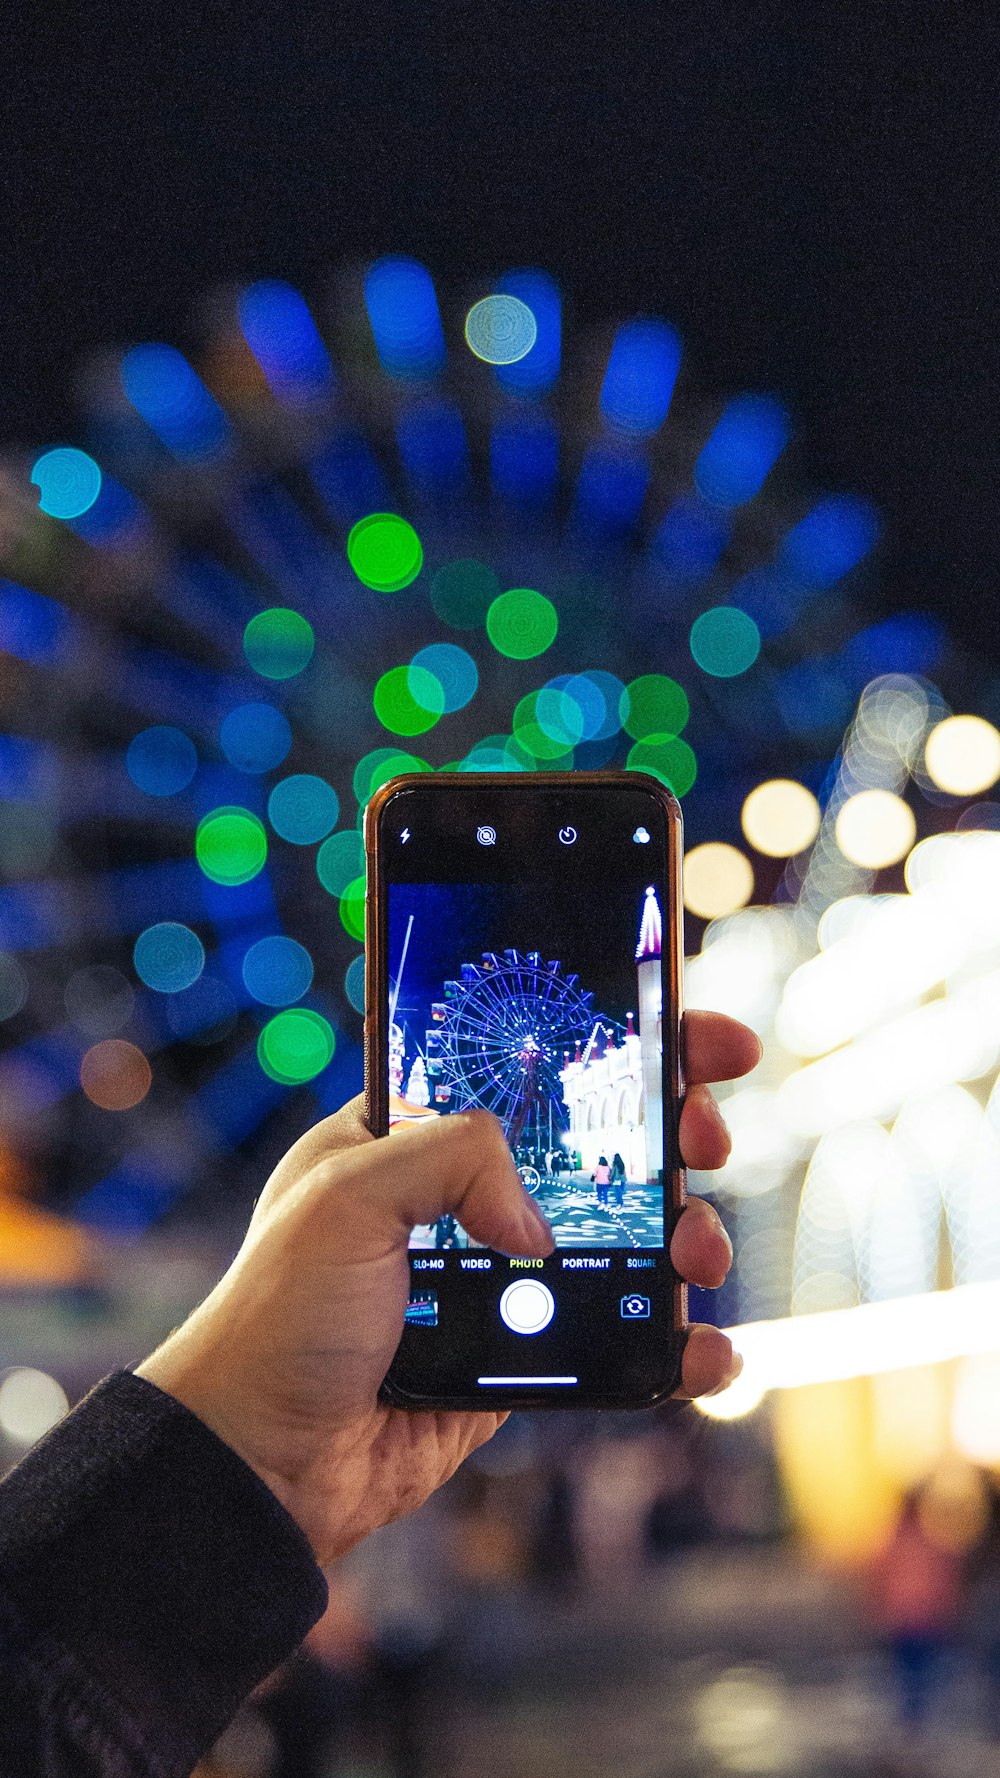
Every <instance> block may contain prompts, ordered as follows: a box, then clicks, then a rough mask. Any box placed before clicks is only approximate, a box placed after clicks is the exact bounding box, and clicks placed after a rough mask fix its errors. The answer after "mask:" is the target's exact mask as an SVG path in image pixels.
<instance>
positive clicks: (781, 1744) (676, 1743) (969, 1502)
mask: <svg viewBox="0 0 1000 1778" xmlns="http://www.w3.org/2000/svg"><path fill="white" fill-rule="evenodd" d="M328 1578H329V1582H330V1606H329V1610H328V1612H327V1613H326V1616H325V1617H324V1618H323V1619H322V1620H321V1622H320V1623H319V1624H318V1625H317V1626H316V1628H315V1629H314V1630H313V1632H312V1633H311V1635H310V1636H309V1637H308V1639H307V1641H306V1643H305V1645H304V1646H303V1648H302V1649H301V1650H300V1651H299V1652H298V1653H297V1654H296V1655H295V1656H294V1657H293V1658H292V1659H291V1660H290V1661H289V1662H287V1663H286V1665H285V1666H284V1667H282V1668H281V1669H279V1670H278V1671H277V1672H276V1673H274V1674H272V1675H271V1676H270V1677H269V1678H268V1679H267V1680H266V1681H265V1682H264V1683H263V1684H262V1685H261V1686H260V1687H259V1688H258V1691H257V1692H256V1694H255V1695H254V1697H253V1698H252V1699H251V1700H250V1701H249V1703H248V1705H247V1706H246V1708H245V1709H244V1711H243V1712H241V1715H240V1717H239V1718H238V1719H237V1721H236V1723H235V1724H234V1725H233V1727H232V1728H231V1729H230V1730H229V1731H228V1732H227V1734H226V1735H225V1736H223V1738H222V1740H221V1741H220V1743H219V1744H218V1746H217V1747H216V1749H215V1751H214V1754H213V1757H212V1759H211V1761H208V1762H205V1763H204V1764H203V1766H202V1768H200V1778H430V1774H431V1773H434V1774H435V1775H436V1778H438V1775H439V1778H466V1774H467V1773H468V1774H470V1775H471V1774H472V1773H474V1772H478V1771H483V1770H486V1769H487V1767H486V1763H484V1759H485V1756H484V1754H483V1747H484V1745H485V1744H486V1742H487V1741H488V1743H489V1745H490V1747H492V1748H493V1750H494V1756H495V1758H496V1759H497V1760H499V1759H500V1758H501V1756H502V1758H503V1765H504V1768H505V1770H506V1771H507V1772H508V1773H509V1774H510V1775H511V1778H521V1773H522V1771H523V1773H524V1774H525V1778H527V1774H528V1773H533V1772H535V1771H541V1770H543V1769H544V1770H545V1772H546V1773H547V1774H549V1775H552V1778H556V1775H557V1774H561V1773H562V1772H563V1771H566V1772H567V1773H569V1772H573V1773H574V1774H576V1775H577V1778H590V1774H591V1773H592V1772H593V1773H595V1774H596V1773H604V1772H607V1773H608V1774H609V1778H610V1775H611V1774H612V1773H613V1774H614V1778H628V1774H629V1773H631V1772H632V1771H633V1770H634V1771H635V1772H636V1773H640V1772H643V1773H647V1772H648V1773H657V1774H659V1773H662V1774H663V1775H664V1778H668V1775H674V1774H676V1775H677V1778H711V1775H713V1774H716V1773H723V1772H729V1773H732V1772H736V1773H739V1772H747V1773H750V1772H771V1771H774V1772H790V1773H796V1774H801V1775H802V1778H805V1774H808V1773H816V1774H817V1775H819V1774H822V1778H839V1775H840V1774H845V1775H847V1774H851V1775H853V1774H860V1773H861V1772H865V1773H873V1774H878V1775H880V1778H881V1775H883V1774H884V1775H885V1778H890V1775H895V1774H900V1775H903V1774H910V1773H921V1774H923V1773H925V1772H927V1773H929V1772H934V1773H935V1774H937V1775H940V1778H943V1775H944V1774H946V1773H948V1772H951V1771H954V1772H956V1773H958V1772H959V1771H964V1770H966V1764H965V1763H963V1760H964V1761H965V1762H968V1761H969V1760H972V1762H973V1764H972V1766H971V1767H970V1768H969V1769H975V1770H976V1771H977V1772H981V1773H985V1774H989V1773H991V1772H992V1771H993V1770H994V1769H995V1770H996V1771H997V1772H1000V1759H998V1763H997V1764H996V1766H995V1767H994V1765H993V1764H991V1761H992V1760H993V1758H994V1754H995V1753H996V1754H1000V1487H998V1485H997V1482H996V1480H995V1479H994V1478H993V1477H992V1475H990V1474H989V1473H987V1472H981V1471H978V1470H975V1469H974V1468H972V1467H971V1466H970V1465H968V1464H966V1463H964V1462H963V1463H961V1464H959V1463H957V1462H952V1463H949V1464H947V1465H944V1466H943V1467H941V1468H940V1469H939V1470H937V1471H935V1472H934V1474H932V1475H930V1476H928V1477H927V1478H925V1479H924V1480H923V1481H922V1482H921V1484H920V1485H919V1486H917V1487H915V1488H913V1489H912V1490H911V1492H910V1493H908V1494H907V1495H906V1496H905V1498H904V1499H903V1500H902V1501H901V1503H900V1507H899V1513H898V1517H897V1519H896V1522H895V1524H894V1525H893V1526H892V1527H891V1529H890V1530H889V1533H888V1535H887V1536H886V1537H884V1538H883V1539H881V1540H880V1542H879V1544H878V1547H877V1549H876V1550H875V1552H874V1554H872V1555H870V1556H866V1558H865V1559H864V1560H863V1561H859V1562H856V1563H855V1564H853V1565H852V1566H851V1567H849V1568H845V1567H844V1566H843V1565H841V1566H840V1567H839V1568H838V1569H836V1570H833V1569H831V1568H830V1566H829V1565H828V1564H824V1563H823V1562H821V1561H820V1560H818V1559H817V1557H816V1556H815V1554H814V1553H812V1552H810V1550H809V1549H808V1548H807V1547H806V1546H805V1545H804V1543H803V1542H802V1540H801V1538H800V1536H799V1534H798V1532H797V1531H796V1528H795V1526H794V1524H793V1523H792V1521H791V1517H790V1514H789V1511H788V1507H787V1504H786V1501H785V1499H784V1496H783V1491H782V1487H781V1483H780V1478H779V1472H778V1468H777V1466H776V1462H775V1459H774V1455H773V1450H772V1444H771V1440H770V1437H769V1433H768V1427H767V1421H766V1416H762V1415H758V1416H755V1417H754V1419H753V1420H749V1421H741V1422H738V1423H729V1424H723V1423H718V1422H714V1421H708V1420H706V1419H704V1418H703V1417H701V1416H699V1415H696V1414H694V1413H692V1412H690V1411H688V1412H686V1413H681V1414H675V1413H673V1412H669V1411H668V1412H667V1413H665V1414H655V1415H652V1416H648V1417H647V1416H637V1417H631V1416H625V1417H621V1418H618V1417H616V1418H615V1419H614V1420H613V1421H610V1420H609V1421H606V1422H605V1421H604V1420H602V1419H601V1418H600V1417H591V1416H577V1415H573V1416H567V1417H562V1416H560V1415H558V1414H555V1413H553V1414H549V1415H541V1416H537V1417H536V1416H528V1415H513V1416H512V1417H511V1419H510V1420H509V1421H508V1422H507V1424H506V1426H505V1427H504V1428H503V1429H502V1430H501V1432H500V1433H499V1434H498V1436H497V1437H496V1439H494V1440H493V1441H492V1443H491V1444H489V1445H487V1446H485V1447H483V1449H482V1450H481V1451H480V1452H479V1453H477V1455H476V1456H475V1457H474V1458H473V1459H472V1460H470V1461H469V1462H468V1463H467V1464H466V1465H465V1467H464V1468H463V1469H462V1470H461V1471H460V1472H459V1473H458V1475H456V1476H455V1477H454V1479H453V1480H452V1482H451V1483H450V1484H449V1485H448V1486H447V1487H446V1488H445V1489H444V1490H442V1492H441V1494H440V1495H439V1496H438V1497H437V1498H436V1499H435V1500H433V1501H431V1502H430V1503H429V1504H428V1505H427V1506H426V1507H425V1508H424V1509H423V1511H422V1512H420V1513H418V1514H417V1515H416V1516H415V1517H414V1518H412V1519H409V1520H405V1521H401V1522H399V1523H397V1524H395V1525H391V1526H388V1527H386V1528H385V1529H384V1530H383V1531H381V1532H380V1533H378V1534H376V1535H375V1536H374V1537H372V1538H370V1539H369V1540H368V1541H367V1543H365V1544H363V1545H362V1546H360V1547H359V1548H358V1549H357V1550H356V1551H354V1552H353V1553H352V1554H351V1555H350V1556H349V1557H348V1558H347V1559H346V1561H344V1562H343V1563H341V1564H339V1565H338V1566H337V1567H336V1568H335V1569H333V1570H331V1571H330V1574H329V1577H328ZM587 1723H591V1724H592V1725H593V1726H592V1727H591V1728H586V1727H585V1725H586V1724H587ZM595 1737H596V1738H603V1739H602V1741H601V1745H602V1747H603V1751H600V1750H599V1749H598V1747H597V1743H596V1739H595ZM588 1741H589V1743H590V1745H588ZM564 1744H565V1745H564ZM654 1751H655V1754H656V1761H657V1763H654V1764H650V1763H649V1760H650V1755H651V1754H652V1753H653V1752H654ZM588 1761H589V1762H590V1763H588Z"/></svg>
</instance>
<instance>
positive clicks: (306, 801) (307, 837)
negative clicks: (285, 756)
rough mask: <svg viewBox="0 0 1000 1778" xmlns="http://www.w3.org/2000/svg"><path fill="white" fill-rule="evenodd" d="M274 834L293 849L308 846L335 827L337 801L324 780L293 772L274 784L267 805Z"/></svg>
mask: <svg viewBox="0 0 1000 1778" xmlns="http://www.w3.org/2000/svg"><path fill="white" fill-rule="evenodd" d="M267 813H268V817H269V819H270V822H271V826H272V827H273V828H274V831H275V833H277V834H280V835H281V838H282V839H283V840H288V841H289V842H290V844H291V845H293V846H312V845H315V843H316V841H317V840H322V839H325V838H326V836H327V834H328V833H329V832H330V829H331V828H332V827H336V825H337V816H338V815H339V813H340V799H339V797H338V796H337V792H336V791H335V790H334V788H333V786H332V785H331V784H328V783H327V782H326V779H325V778H317V777H316V776H315V775H314V774H313V773H312V772H296V773H294V775H293V776H292V777H291V778H283V779H282V780H281V783H280V784H276V785H275V787H274V789H273V790H272V792H271V794H270V796H269V797H268V801H267Z"/></svg>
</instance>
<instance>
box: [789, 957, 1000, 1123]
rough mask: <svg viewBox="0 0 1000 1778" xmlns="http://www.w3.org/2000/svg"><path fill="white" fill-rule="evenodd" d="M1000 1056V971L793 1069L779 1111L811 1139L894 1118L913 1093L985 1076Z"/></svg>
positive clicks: (881, 1025)
mask: <svg viewBox="0 0 1000 1778" xmlns="http://www.w3.org/2000/svg"><path fill="white" fill-rule="evenodd" d="M998 1059H1000V969H994V970H991V971H989V972H988V973H987V974H984V975H981V976H978V977H977V978H976V979H975V980H973V981H971V982H966V983H965V984H964V985H963V986H961V987H958V988H956V989H955V991H954V992H953V993H950V994H948V995H947V997H946V998H945V999H943V1000H932V1001H929V1002H928V1003H927V1004H926V1005H924V1006H919V1007H916V1008H915V1009H913V1010H912V1011H909V1012H905V1013H903V1014H901V1015H899V1016H898V1017H896V1018H893V1019H889V1020H887V1021H886V1022H884V1023H883V1024H880V1025H878V1026H876V1027H875V1028H873V1029H871V1030H869V1031H868V1032H866V1033H865V1034H864V1035H862V1036H860V1037H858V1038H857V1039H856V1040H855V1041H854V1042H853V1043H851V1044H849V1045H848V1046H846V1047H845V1048H842V1049H838V1050H835V1051H834V1052H833V1054H831V1055H826V1056H824V1057H823V1058H822V1060H820V1061H817V1062H811V1063H810V1064H809V1065H808V1066H807V1067H805V1068H801V1069H799V1070H798V1072H797V1073H794V1074H791V1075H789V1076H788V1078H787V1080H785V1081H784V1082H783V1084H782V1086H781V1087H780V1088H779V1091H778V1103H777V1110H778V1115H779V1116H780V1117H781V1119H782V1121H783V1122H784V1123H785V1124H786V1126H787V1127H788V1129H790V1130H793V1131H796V1132H798V1133H800V1134H801V1135H804V1136H821V1135H822V1134H823V1132H824V1131H825V1130H833V1129H836V1128H837V1127H838V1126H839V1125H841V1124H845V1123H850V1122H852V1121H855V1120H857V1119H861V1118H878V1119H884V1118H887V1117H891V1116H893V1115H894V1114H895V1113H896V1112H897V1111H898V1110H899V1108H900V1106H901V1105H902V1104H903V1102H904V1100H906V1099H907V1098H908V1097H909V1096H910V1094H911V1093H915V1092H923V1093H930V1092H934V1091H936V1090H937V1089H939V1088H941V1087H945V1086H950V1085H951V1084H952V1083H953V1082H956V1081H970V1080H978V1079H980V1078H981V1076H982V1075H984V1074H988V1073H989V1072H990V1070H991V1069H993V1068H995V1067H996V1065H997V1061H998Z"/></svg>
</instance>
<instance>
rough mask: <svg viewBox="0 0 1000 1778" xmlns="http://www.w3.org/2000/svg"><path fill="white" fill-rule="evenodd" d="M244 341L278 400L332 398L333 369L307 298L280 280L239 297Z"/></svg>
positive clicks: (251, 287)
mask: <svg viewBox="0 0 1000 1778" xmlns="http://www.w3.org/2000/svg"><path fill="white" fill-rule="evenodd" d="M239 318H240V328H241V331H242V334H243V338H244V339H245V340H246V343H247V345H248V346H249V347H250V350H251V352H252V353H253V355H254V357H255V358H256V360H257V363H258V364H259V365H260V368H261V370H262V371H263V372H264V375H265V377H266V378H267V382H268V386H269V388H270V389H271V391H272V393H273V394H274V395H276V396H277V397H278V400H279V401H285V402H289V403H291V404H295V403H297V402H309V401H316V400H320V399H322V398H324V397H329V396H332V395H333V393H334V388H335V384H334V377H333V367H332V365H331V363H330V354H329V353H328V351H327V349H326V347H325V345H324V344H323V341H322V339H321V337H320V334H319V330H318V328H317V326H316V323H315V321H314V320H313V318H312V315H311V314H310V312H309V307H308V304H307V303H306V301H305V298H304V297H303V296H301V295H300V294H299V292H298V291H297V290H295V289H294V288H293V286H292V285H291V284H286V283H284V282H283V281H282V280H281V279H278V278H263V279H260V280H259V281H258V282H257V283H256V284H250V285H248V287H247V288H246V289H245V290H244V291H243V292H242V294H241V296H240V299H239Z"/></svg>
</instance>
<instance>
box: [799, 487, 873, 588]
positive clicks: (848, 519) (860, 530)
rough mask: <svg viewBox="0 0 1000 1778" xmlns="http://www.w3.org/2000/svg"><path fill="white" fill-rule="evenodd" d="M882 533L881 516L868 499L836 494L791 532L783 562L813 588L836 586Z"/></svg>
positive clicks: (819, 504)
mask: <svg viewBox="0 0 1000 1778" xmlns="http://www.w3.org/2000/svg"><path fill="white" fill-rule="evenodd" d="M878 536H879V521H878V516H877V514H876V512H875V508H874V507H873V506H872V505H871V504H870V503H869V502H868V501H867V500H861V499H859V498H857V497H856V496H854V495H850V494H840V495H833V496H831V497H829V498H828V499H826V500H820V501H819V502H818V504H817V505H816V506H814V507H813V508H812V510H811V512H808V513H807V514H806V516H805V518H803V519H800V520H799V522H798V524H797V525H794V526H793V527H792V529H791V530H790V531H789V532H788V533H787V535H786V537H785V538H784V541H783V543H782V546H781V557H780V559H781V563H782V564H783V565H784V566H785V567H786V568H788V569H790V570H791V572H792V573H793V574H794V575H795V576H796V577H797V578H798V579H799V580H801V581H802V583H803V584H804V585H805V586H807V587H809V588H814V587H815V588H822V587H828V586H832V585H833V583H834V581H837V580H841V579H842V578H843V576H844V575H845V574H849V573H850V572H851V569H852V568H856V567H857V566H858V563H859V562H862V561H864V558H865V557H866V556H867V555H868V554H870V552H871V550H872V549H874V547H875V544H876V543H877V541H878Z"/></svg>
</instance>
